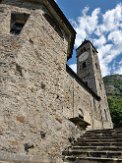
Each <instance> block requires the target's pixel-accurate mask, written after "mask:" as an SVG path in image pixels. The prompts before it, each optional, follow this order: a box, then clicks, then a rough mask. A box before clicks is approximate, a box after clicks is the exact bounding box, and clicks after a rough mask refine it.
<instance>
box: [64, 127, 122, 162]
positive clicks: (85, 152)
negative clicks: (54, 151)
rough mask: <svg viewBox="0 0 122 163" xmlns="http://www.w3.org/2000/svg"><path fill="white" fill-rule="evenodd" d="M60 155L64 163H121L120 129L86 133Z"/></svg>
mask: <svg viewBox="0 0 122 163" xmlns="http://www.w3.org/2000/svg"><path fill="white" fill-rule="evenodd" d="M62 154H63V160H64V163H120V162H121V163H122V128H119V129H107V130H92V131H87V132H86V133H85V134H84V135H83V136H81V137H80V138H79V139H78V140H77V142H75V143H74V145H72V146H70V147H69V148H68V149H66V150H65V151H63V153H62Z"/></svg>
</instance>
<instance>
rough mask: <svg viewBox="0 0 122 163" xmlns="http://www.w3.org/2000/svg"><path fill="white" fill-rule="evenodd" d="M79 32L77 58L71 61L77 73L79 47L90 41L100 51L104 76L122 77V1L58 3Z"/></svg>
mask: <svg viewBox="0 0 122 163" xmlns="http://www.w3.org/2000/svg"><path fill="white" fill-rule="evenodd" d="M56 3H57V4H58V6H59V7H60V9H61V10H62V11H63V13H64V14H65V16H66V17H67V19H68V20H69V21H70V23H71V24H72V26H73V27H74V29H75V30H76V32H77V36H76V40H75V47H74V52H73V57H72V59H70V60H69V61H68V64H69V65H70V67H71V68H72V69H73V70H74V71H75V72H76V71H77V70H76V50H75V49H76V48H77V47H78V46H79V45H80V44H81V43H82V42H83V41H84V39H88V40H90V41H91V42H92V43H93V44H94V46H95V47H96V49H97V50H98V52H99V53H98V58H99V62H100V66H101V71H102V76H106V75H111V74H122V0H56Z"/></svg>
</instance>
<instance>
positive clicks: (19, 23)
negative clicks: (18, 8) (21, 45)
mask: <svg viewBox="0 0 122 163" xmlns="http://www.w3.org/2000/svg"><path fill="white" fill-rule="evenodd" d="M28 17H29V14H25V13H12V14H11V26H10V33H11V34H14V35H19V34H20V33H21V31H22V29H23V27H24V25H25V23H26V21H27V19H28Z"/></svg>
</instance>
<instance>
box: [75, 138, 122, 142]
mask: <svg viewBox="0 0 122 163" xmlns="http://www.w3.org/2000/svg"><path fill="white" fill-rule="evenodd" d="M77 141H78V142H80V141H81V142H83V141H87V142H118V141H119V142H122V138H109V139H102V138H100V139H98V138H97V139H95V138H94V139H92V138H86V137H83V138H79V139H78V140H77Z"/></svg>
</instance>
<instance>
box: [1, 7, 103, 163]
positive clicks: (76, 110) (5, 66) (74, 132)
mask: <svg viewBox="0 0 122 163" xmlns="http://www.w3.org/2000/svg"><path fill="white" fill-rule="evenodd" d="M1 8H2V9H4V13H3V14H2V16H1V20H2V18H4V21H1V26H3V27H4V26H6V28H5V30H4V28H2V30H1V29H0V141H1V142H2V143H1V144H0V151H1V152H2V153H3V154H2V155H0V159H1V160H14V161H22V159H24V160H26V161H28V160H29V162H31V161H32V162H42V161H40V160H46V161H47V160H53V161H54V162H56V163H60V162H61V152H62V151H63V150H64V149H65V148H66V147H67V146H68V145H70V144H71V139H72V140H73V139H74V138H75V139H77V138H78V137H79V136H80V135H81V134H82V133H83V131H82V130H81V129H79V128H78V127H77V126H75V125H74V124H73V123H72V122H71V121H69V118H73V117H77V116H78V115H79V114H81V113H82V114H83V116H84V119H85V120H86V121H87V122H89V123H90V124H91V127H92V128H95V125H94V123H93V121H94V103H93V99H94V97H93V96H92V95H91V94H90V93H89V92H87V90H85V88H83V87H82V86H81V85H80V84H78V83H77V81H76V80H75V79H74V78H73V77H71V76H70V75H69V74H68V73H67V72H66V61H67V49H68V42H67V40H66V39H65V37H64V38H61V37H60V36H59V34H58V33H57V32H56V31H55V30H54V28H52V26H51V25H50V24H49V22H48V21H47V20H46V19H45V18H44V16H43V13H44V11H43V10H34V11H32V10H28V9H23V8H18V7H12V6H6V5H1ZM11 12H19V13H27V14H30V17H29V19H28V20H27V22H26V24H25V26H24V28H23V30H22V32H21V34H20V35H13V34H10V21H11V20H10V18H11ZM6 13H7V14H6ZM94 100H95V101H96V99H94ZM99 124H100V125H101V122H99ZM100 125H99V127H101V126H100ZM4 156H6V158H5V157H4ZM53 161H52V162H53ZM47 162H50V161H47Z"/></svg>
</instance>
